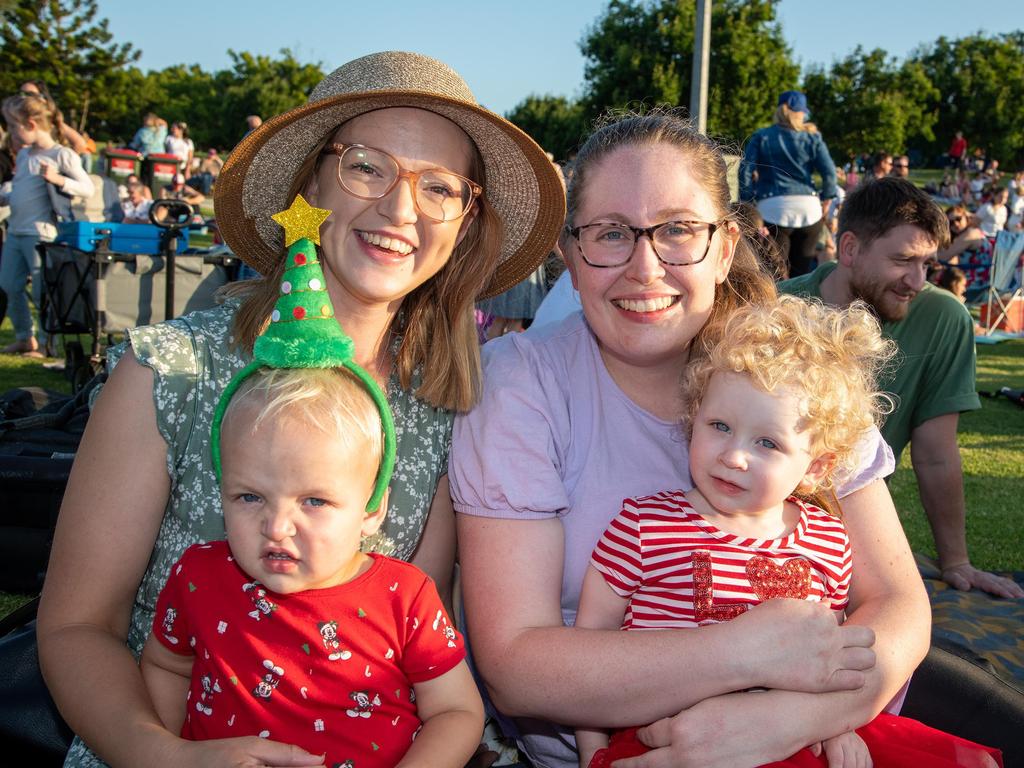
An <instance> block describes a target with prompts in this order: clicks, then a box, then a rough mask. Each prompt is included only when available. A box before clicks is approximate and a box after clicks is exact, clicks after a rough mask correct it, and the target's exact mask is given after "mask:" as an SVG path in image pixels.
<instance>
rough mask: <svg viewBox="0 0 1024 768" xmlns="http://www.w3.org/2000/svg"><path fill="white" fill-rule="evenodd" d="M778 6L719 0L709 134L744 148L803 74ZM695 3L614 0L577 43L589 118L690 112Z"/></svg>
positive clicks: (769, 1) (773, 0) (757, 0)
mask: <svg viewBox="0 0 1024 768" xmlns="http://www.w3.org/2000/svg"><path fill="white" fill-rule="evenodd" d="M777 5H778V0H718V1H717V2H715V3H714V4H713V7H712V13H711V45H710V50H711V58H710V66H709V88H708V132H709V133H711V134H713V135H718V136H723V137H726V138H729V139H731V140H733V141H735V142H737V143H740V142H742V141H743V140H744V139H745V138H746V137H747V136H749V135H750V134H751V133H752V132H753V131H754V130H756V129H757V128H759V127H761V126H763V125H766V124H767V123H768V122H769V120H770V118H771V114H772V111H773V109H774V107H775V98H776V97H777V96H778V94H779V93H780V92H782V91H784V90H786V89H788V88H792V87H794V86H795V85H796V82H797V79H798V76H799V73H800V70H799V67H798V66H797V65H796V64H794V63H793V62H792V60H791V58H790V51H789V48H788V46H787V45H786V42H785V39H784V38H783V36H782V29H781V27H780V25H779V23H778V22H777V21H776V18H775V12H776V6H777ZM695 18H696V5H695V2H694V0H656V1H654V2H652V1H647V2H643V1H640V0H611V2H609V4H608V8H607V10H606V11H605V12H604V14H603V15H602V16H600V17H599V18H598V20H597V21H596V22H595V23H594V25H593V26H592V27H591V28H590V30H588V32H587V33H586V35H585V36H584V38H583V40H582V41H581V43H580V49H581V51H582V52H583V55H584V57H585V59H586V63H585V69H584V78H585V80H586V86H585V94H584V97H583V105H584V112H585V114H586V115H587V117H592V116H594V115H596V114H599V113H601V112H602V111H604V110H606V109H609V108H622V107H630V106H637V105H638V104H644V105H647V106H653V105H655V104H671V105H674V106H684V107H686V106H688V105H689V100H690V73H691V66H692V61H693V46H694V22H695Z"/></svg>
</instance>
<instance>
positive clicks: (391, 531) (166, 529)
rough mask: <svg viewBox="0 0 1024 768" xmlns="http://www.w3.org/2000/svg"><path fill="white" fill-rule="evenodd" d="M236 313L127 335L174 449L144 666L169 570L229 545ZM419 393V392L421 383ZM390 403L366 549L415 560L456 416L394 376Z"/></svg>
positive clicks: (145, 618) (147, 590) (82, 756)
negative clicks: (383, 505)
mask: <svg viewBox="0 0 1024 768" xmlns="http://www.w3.org/2000/svg"><path fill="white" fill-rule="evenodd" d="M237 308H238V302H237V300H229V301H227V302H226V303H225V304H223V305H221V306H218V307H214V308H213V309H208V310H201V311H199V312H193V313H191V314H189V315H185V316H184V317H180V318H176V319H174V320H170V321H168V322H164V323H158V324H156V325H149V326H143V327H139V328H135V329H132V330H131V331H129V333H128V336H129V341H130V344H131V348H132V350H133V351H134V353H135V356H136V358H137V359H138V360H139V362H140V363H141V364H143V365H145V366H147V367H149V368H151V369H152V370H153V374H154V376H153V378H154V388H153V400H154V403H155V405H156V416H157V428H158V429H159V431H160V434H161V436H162V437H163V438H164V440H165V441H166V443H167V471H168V473H169V474H170V477H171V493H170V498H169V500H168V503H167V507H166V509H165V511H164V517H163V522H162V523H161V525H160V531H159V533H158V534H157V539H156V544H155V546H154V548H153V555H152V558H151V559H150V562H149V566H148V568H147V569H146V573H145V575H144V577H143V579H142V584H141V585H140V586H139V591H138V593H137V595H136V597H135V605H134V607H133V609H132V617H131V624H130V626H129V629H128V646H129V647H130V648H131V650H132V652H133V653H134V654H135V655H136V657H137V656H138V655H139V654H140V653H141V652H142V646H143V644H144V643H145V641H146V638H147V637H148V636H149V631H150V629H151V627H152V625H153V611H154V610H155V607H156V601H157V597H158V596H159V594H160V590H161V588H162V587H163V585H164V582H165V580H166V578H167V575H168V574H169V573H170V570H171V566H172V565H173V564H174V563H175V562H176V561H177V560H178V559H179V558H180V557H181V555H182V553H183V552H184V551H185V550H186V549H187V548H188V547H189V546H191V545H192V544H196V543H205V542H207V541H214V540H217V539H223V538H224V519H223V510H222V508H221V502H220V493H219V490H218V487H217V479H216V477H215V475H214V473H213V464H212V461H211V458H210V426H211V424H212V422H213V413H214V409H215V408H216V407H217V402H218V400H219V399H220V395H221V392H223V391H224V388H225V387H226V386H227V384H228V382H229V381H230V380H231V378H232V376H234V375H235V374H236V373H237V372H238V371H240V370H241V369H242V368H243V367H245V365H246V364H247V363H248V362H249V361H250V360H251V357H250V356H249V355H247V354H246V355H241V354H239V353H238V352H237V351H236V350H234V349H233V348H232V344H231V325H232V322H233V319H234V315H235V311H236V310H237ZM397 342H398V340H395V342H394V343H395V344H397ZM126 350H127V344H123V345H120V346H119V347H116V348H114V349H112V350H110V352H109V353H108V361H109V362H108V366H109V368H110V369H111V370H112V369H113V367H114V366H115V365H116V364H117V362H118V360H120V358H121V357H122V356H123V355H124V353H125V351H126ZM412 384H413V386H412V387H411V389H412V390H413V391H415V389H416V387H417V386H418V385H419V376H418V375H417V376H414V377H413V382H412ZM387 398H388V403H389V404H390V405H391V410H392V412H393V414H394V419H395V436H396V448H397V461H396V465H395V472H394V476H393V477H392V479H391V485H390V495H389V497H388V514H387V517H386V518H385V521H384V525H383V526H382V527H381V530H380V531H379V532H378V533H377V534H376V535H375V536H374V537H372V538H371V539H367V540H366V541H365V542H364V549H365V550H366V551H372V552H378V553H380V554H384V555H389V556H391V557H396V558H398V559H400V560H409V558H410V557H411V556H412V554H413V552H414V551H415V550H416V545H417V544H418V543H419V540H420V536H421V534H422V533H423V527H424V525H425V524H426V519H427V513H428V512H429V510H430V504H431V501H432V500H433V498H434V491H435V490H436V488H437V483H438V481H439V480H440V478H441V476H442V475H444V474H445V473H446V472H447V471H448V450H449V448H450V446H451V433H452V419H453V414H452V412H451V411H448V410H445V409H443V408H435V407H433V406H431V405H429V404H428V403H425V402H423V401H422V400H419V399H417V398H416V396H415V395H413V394H412V391H406V390H403V389H402V388H401V386H400V385H399V383H398V377H397V376H396V375H393V376H392V377H391V379H390V380H389V381H388V386H387ZM114 479H115V481H116V474H115V476H114ZM183 706H184V704H183ZM64 765H65V766H88V767H89V768H94V767H97V768H98V767H99V766H103V765H105V764H104V763H103V762H102V761H101V760H99V758H97V757H96V756H95V755H94V754H93V753H92V752H91V751H90V750H89V749H88V747H86V746H85V744H84V743H83V742H82V741H81V739H78V738H76V739H75V741H74V743H73V744H72V746H71V749H70V750H69V751H68V755H67V758H66V760H65V763H64Z"/></svg>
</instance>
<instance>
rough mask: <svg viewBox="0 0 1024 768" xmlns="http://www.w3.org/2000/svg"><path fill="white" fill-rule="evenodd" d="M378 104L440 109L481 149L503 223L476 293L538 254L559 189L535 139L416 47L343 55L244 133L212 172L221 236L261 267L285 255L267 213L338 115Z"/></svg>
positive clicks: (526, 267)
mask: <svg viewBox="0 0 1024 768" xmlns="http://www.w3.org/2000/svg"><path fill="white" fill-rule="evenodd" d="M387 107H417V108H419V109H425V110H428V111H430V112H434V113H436V114H438V115H441V116H443V117H446V118H448V119H449V120H451V121H452V122H453V123H455V124H456V125H458V126H459V127H460V128H461V129H462V130H463V131H464V132H465V133H466V134H467V135H468V136H469V138H470V139H471V140H472V141H473V143H474V144H475V145H476V147H477V150H478V151H479V152H480V156H481V157H482V158H483V162H484V168H485V175H486V178H484V179H483V180H482V182H483V187H484V195H485V196H486V197H487V200H488V201H489V202H490V203H491V205H492V206H493V207H494V209H495V210H496V211H497V213H498V215H499V216H500V217H501V219H502V222H503V223H504V228H505V229H504V239H503V242H502V248H501V261H500V264H499V266H498V269H497V271H496V272H495V274H494V276H493V277H492V278H491V282H490V283H489V284H488V286H487V288H486V289H485V290H484V292H483V293H482V294H481V298H483V297H486V296H493V295H495V294H498V293H501V292H502V291H505V290H508V289H509V288H511V287H512V286H513V285H515V284H516V283H518V282H519V281H520V280H522V279H523V278H524V277H526V276H527V275H529V274H530V273H531V272H533V270H535V269H536V268H537V266H538V265H539V264H540V263H541V261H542V260H543V259H544V257H545V256H547V254H548V252H549V251H550V249H551V246H552V245H553V244H554V242H555V239H556V237H557V235H558V232H559V229H560V228H561V227H562V223H563V219H564V217H565V194H564V192H563V190H562V186H561V182H560V181H559V179H558V175H557V173H556V172H555V169H554V167H553V166H552V165H551V162H550V161H549V160H548V159H547V157H546V156H545V154H544V152H543V151H542V150H541V148H540V147H538V146H537V144H536V143H535V142H534V141H533V139H531V138H530V137H529V136H527V135H526V134H525V133H523V132H522V131H521V130H519V129H518V128H516V127H515V126H514V125H512V123H510V122H508V121H507V120H505V119H504V118H502V117H500V116H499V115H496V114H494V113H493V112H490V111H489V110H486V109H484V108H483V107H480V106H478V105H477V103H476V99H474V98H473V94H472V93H471V92H470V90H469V87H468V86H467V85H466V83H465V82H464V81H463V80H462V78H461V77H459V76H458V75H457V74H456V73H455V72H454V71H453V70H452V69H451V68H449V67H448V66H446V65H444V64H442V63H441V62H439V61H437V60H435V59H431V58H429V57H427V56H422V55H420V54H416V53H404V52H401V51H386V52H383V53H373V54H370V55H369V56H364V57H363V58H361V59H356V60H355V61H350V62H349V63H348V64H345V65H343V66H342V67H339V68H338V69H336V70H335V71H334V72H332V73H331V74H329V75H328V76H327V77H325V78H324V79H323V80H322V81H321V82H320V84H319V85H317V86H316V88H314V89H313V93H312V94H311V95H310V97H309V101H308V102H306V104H305V105H303V106H301V107H297V108H295V109H293V110H290V111H289V112H285V113H284V114H281V115H278V116H277V117H275V118H273V119H271V120H268V121H266V122H265V123H263V125H262V126H260V127H259V128H257V129H256V130H255V131H253V132H252V133H250V134H249V135H248V136H246V137H245V138H244V139H243V140H242V141H241V142H240V143H239V144H238V146H237V147H235V149H234V150H232V152H231V157H230V158H229V159H228V161H227V162H226V163H225V164H224V168H223V170H222V171H221V173H220V176H219V177H218V179H217V187H216V196H215V205H216V210H217V224H218V226H219V228H220V232H221V235H222V236H223V238H224V241H225V242H226V243H227V244H228V246H229V247H230V248H231V250H232V251H234V252H235V254H237V255H238V257H239V258H241V259H242V260H243V261H245V262H246V263H248V264H249V265H251V266H252V267H254V268H255V269H256V270H258V271H259V272H261V273H263V274H267V273H268V272H270V271H272V269H273V267H274V265H275V264H276V263H277V262H278V261H279V260H280V259H282V258H283V257H284V246H283V242H282V231H281V228H280V227H279V226H278V225H277V224H276V223H274V222H273V221H272V220H271V218H270V217H271V215H272V214H275V213H277V212H279V211H282V210H284V209H286V208H287V207H288V206H289V205H290V204H291V202H292V201H291V200H288V199H287V197H288V192H289V188H290V187H291V185H292V181H293V179H294V177H295V174H296V172H297V171H298V169H299V166H300V165H301V164H302V162H303V161H304V160H305V159H306V157H307V156H308V155H309V154H310V153H311V152H312V151H313V149H314V148H315V147H316V146H317V144H319V143H320V142H321V141H322V140H324V139H325V138H326V137H327V136H328V135H330V134H333V133H334V132H335V131H336V130H337V129H338V126H340V125H341V124H342V123H344V122H345V121H347V120H350V119H351V118H353V117H356V116H357V115H361V114H363V113H365V112H371V111H373V110H375V109H384V108H387Z"/></svg>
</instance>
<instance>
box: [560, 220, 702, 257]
mask: <svg viewBox="0 0 1024 768" xmlns="http://www.w3.org/2000/svg"><path fill="white" fill-rule="evenodd" d="M721 223H722V222H721V221H666V222H663V223H661V224H654V225H652V226H650V227H633V226H630V225H629V224H619V223H613V222H604V221H599V222H596V223H594V224H584V225H583V226H581V227H566V231H567V232H568V233H569V234H570V235H572V236H573V237H574V238H576V243H577V245H578V247H579V249H580V255H581V256H582V257H583V260H584V261H585V262H587V264H589V265H590V266H592V267H602V268H603V267H621V266H622V265H623V264H626V263H627V262H628V261H629V260H630V259H631V258H633V251H635V250H636V244H637V242H638V241H639V240H640V238H641V237H644V236H646V237H647V239H648V240H650V241H651V247H652V248H654V253H655V255H656V256H657V257H658V260H659V261H661V263H662V264H667V265H669V266H673V267H685V266H689V265H691V264H699V263H700V262H702V261H704V259H705V258H707V255H708V252H709V251H710V250H711V238H712V237H713V236H714V234H715V230H717V229H718V227H719V226H720V225H721Z"/></svg>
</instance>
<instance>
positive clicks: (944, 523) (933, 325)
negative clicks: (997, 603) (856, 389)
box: [778, 178, 1024, 598]
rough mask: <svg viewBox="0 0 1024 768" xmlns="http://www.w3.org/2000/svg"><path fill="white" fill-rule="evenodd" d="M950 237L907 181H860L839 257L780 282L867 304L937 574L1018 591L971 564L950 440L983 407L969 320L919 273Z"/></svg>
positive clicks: (789, 288)
mask: <svg viewBox="0 0 1024 768" xmlns="http://www.w3.org/2000/svg"><path fill="white" fill-rule="evenodd" d="M948 243H949V223H948V221H947V220H946V218H945V216H944V215H943V213H942V210H941V209H940V208H939V207H938V206H937V205H936V204H935V203H934V202H932V199H931V198H930V197H929V196H928V195H927V194H926V193H925V192H924V191H923V190H920V189H918V188H917V187H915V186H914V185H913V184H911V183H910V182H909V181H905V180H903V179H895V178H886V179H879V180H877V181H873V182H872V183H871V184H867V185H865V186H864V187H861V188H859V189H858V190H857V191H856V192H854V193H853V194H851V195H850V196H849V197H848V198H847V199H846V204H845V205H844V206H843V210H842V213H840V215H839V258H838V261H837V262H833V263H828V264H822V265H821V266H819V267H818V268H817V269H816V270H815V271H814V272H812V273H811V274H809V275H804V276H802V277H799V278H795V279H793V280H787V281H784V282H782V283H779V286H778V288H779V291H780V292H781V293H791V294H797V295H800V296H805V297H810V298H817V299H822V300H823V301H825V302H826V303H828V304H831V305H834V306H846V305H848V304H850V303H851V302H853V301H854V300H856V299H859V300H861V301H864V302H866V303H867V304H868V305H869V306H870V307H871V309H872V311H873V312H874V313H875V315H876V316H877V317H878V319H879V320H880V321H881V323H882V333H883V334H884V335H885V336H886V337H887V338H891V339H893V340H894V341H895V342H896V343H897V344H898V345H899V350H900V358H899V364H898V365H897V366H895V367H894V368H893V369H892V370H891V371H889V375H888V376H887V380H886V381H884V382H883V384H884V388H885V390H886V391H887V392H890V393H892V394H893V395H895V396H896V399H897V402H898V405H897V407H896V409H895V410H894V411H893V412H892V413H891V414H890V415H889V417H888V418H887V419H886V420H885V424H884V425H883V426H882V436H883V437H884V438H885V441H886V442H887V443H888V444H889V446H890V447H891V448H892V451H893V453H894V454H895V455H896V456H897V457H899V455H900V454H901V453H902V452H903V449H904V448H906V446H907V445H908V444H909V445H910V460H911V464H912V465H913V468H914V474H915V476H916V477H917V484H918V487H919V488H920V493H921V505H922V506H923V507H924V511H925V514H926V515H927V516H928V523H929V525H930V526H931V529H932V534H933V535H934V537H935V549H936V552H937V554H938V560H939V568H940V569H941V571H942V579H943V581H945V582H946V583H947V584H949V585H950V586H951V587H953V588H955V589H962V590H968V589H981V590H984V591H985V592H990V593H991V594H994V595H998V596H1000V597H1006V598H1020V597H1024V590H1022V589H1021V588H1020V586H1018V585H1017V583H1016V582H1014V581H1013V580H1012V579H1008V578H1005V577H1003V576H999V575H997V574H994V573H988V572H986V571H983V570H981V569H979V568H975V567H974V565H973V564H972V563H971V558H970V555H969V554H968V551H967V530H966V526H967V522H966V517H967V504H966V501H965V499H964V484H963V468H962V465H961V463H960V449H959V447H958V446H957V425H958V424H959V419H960V413H961V412H962V411H971V410H977V409H978V408H980V407H981V402H980V401H979V400H978V394H977V392H976V391H975V381H974V379H975V370H974V369H975V347H974V321H973V320H972V319H971V315H970V313H969V312H968V311H967V309H966V308H965V307H964V305H963V304H962V303H961V302H960V301H959V300H957V299H956V298H954V297H953V296H950V295H949V294H948V293H947V292H946V291H942V290H940V289H938V288H936V287H935V286H933V285H931V284H929V283H928V282H927V281H926V280H925V274H926V270H927V266H928V264H929V263H930V262H931V261H932V260H933V259H934V258H935V256H936V253H937V252H938V251H939V249H940V248H944V247H945V246H946V245H947V244H948Z"/></svg>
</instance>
